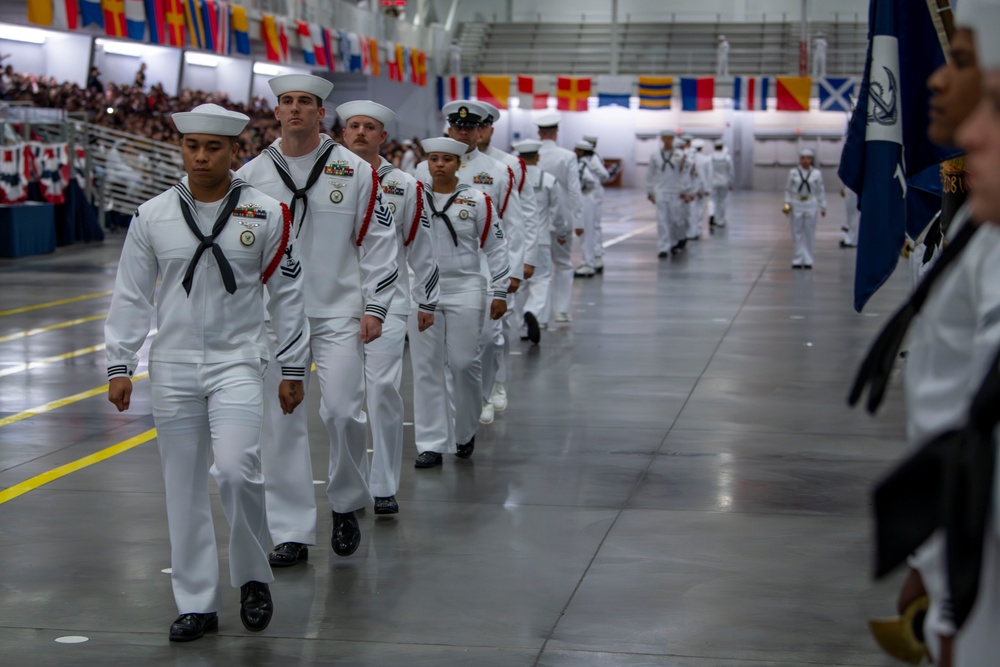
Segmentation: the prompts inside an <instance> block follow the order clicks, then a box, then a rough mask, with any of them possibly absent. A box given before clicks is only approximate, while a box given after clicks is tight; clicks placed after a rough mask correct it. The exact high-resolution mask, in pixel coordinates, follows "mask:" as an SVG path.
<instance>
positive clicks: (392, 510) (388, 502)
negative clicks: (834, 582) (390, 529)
mask: <svg viewBox="0 0 1000 667" xmlns="http://www.w3.org/2000/svg"><path fill="white" fill-rule="evenodd" d="M375 514H399V503H397V502H396V496H386V497H384V498H376V499H375Z"/></svg>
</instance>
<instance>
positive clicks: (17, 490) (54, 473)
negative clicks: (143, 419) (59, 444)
mask: <svg viewBox="0 0 1000 667" xmlns="http://www.w3.org/2000/svg"><path fill="white" fill-rule="evenodd" d="M155 437H156V429H155V428H151V429H149V430H148V431H146V432H145V433H141V434H139V435H137V436H135V437H134V438H129V439H128V440H124V441H122V442H119V443H118V444H117V445H111V446H110V447H107V448H105V449H102V450H101V451H99V452H94V453H93V454H91V455H90V456H84V457H83V458H82V459H77V460H76V461H71V462H70V463H67V464H66V465H62V466H59V467H58V468H54V469H52V470H49V471H48V472H43V473H42V474H40V475H35V476H34V477H32V478H31V479H28V480H25V481H23V482H21V483H20V484H15V485H14V486H12V487H10V488H9V489H4V490H3V491H0V505H3V504H4V503H5V502H8V501H10V500H14V498H17V497H18V496H23V495H24V494H25V493H27V492H28V491H33V490H35V489H37V488H38V487H40V486H44V485H45V484H48V483H49V482H54V481H55V480H57V479H59V478H60V477H65V476H66V475H68V474H70V473H74V472H76V471H77V470H82V469H83V468H86V467H88V466H92V465H94V464H95V463H100V462H101V461H103V460H105V459H110V458H111V457H112V456H116V455H118V454H121V453H122V452H124V451H128V450H129V449H132V448H133V447H138V446H139V445H141V444H143V443H144V442H149V441H150V440H152V439H153V438H155Z"/></svg>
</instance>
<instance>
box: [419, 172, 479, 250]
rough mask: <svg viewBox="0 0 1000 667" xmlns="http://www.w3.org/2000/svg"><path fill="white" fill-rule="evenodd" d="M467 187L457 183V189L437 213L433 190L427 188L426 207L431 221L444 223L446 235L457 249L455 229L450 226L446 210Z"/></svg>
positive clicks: (429, 187)
mask: <svg viewBox="0 0 1000 667" xmlns="http://www.w3.org/2000/svg"><path fill="white" fill-rule="evenodd" d="M468 187H469V186H468V185H466V184H465V183H459V184H458V187H457V188H455V192H454V194H452V195H451V197H449V198H448V201H447V202H445V205H444V208H443V209H441V210H440V211H438V210H437V206H435V205H434V188H433V187H431V186H430V185H428V186H427V206H428V208H430V209H431V219H433V218H441V219H442V220H443V221H444V224H445V225H447V227H448V233H450V234H451V240H452V241H454V242H455V247H458V232H456V231H455V227H454V226H453V225H452V224H451V218H449V217H448V209H449V208H451V205H452V204H454V203H455V199H457V198H458V195H459V194H461V192H462V191H463V190H466V189H468Z"/></svg>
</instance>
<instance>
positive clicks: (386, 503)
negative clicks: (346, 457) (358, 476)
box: [337, 100, 439, 514]
mask: <svg viewBox="0 0 1000 667" xmlns="http://www.w3.org/2000/svg"><path fill="white" fill-rule="evenodd" d="M337 115H338V116H340V120H341V121H343V123H344V144H345V145H346V146H347V147H348V148H349V149H350V150H351V151H352V152H353V153H355V154H356V155H358V156H360V157H361V158H362V159H364V160H365V162H367V163H368V164H370V165H371V166H372V167H374V168H375V169H376V170H377V171H378V177H379V182H380V185H381V188H382V197H383V198H384V199H385V201H386V205H387V206H388V207H389V210H390V211H392V214H393V219H394V221H395V223H396V224H395V228H396V258H397V261H398V262H399V277H398V278H397V279H396V287H395V293H394V294H393V295H392V305H390V306H389V315H388V316H387V317H386V318H385V321H384V322H383V323H382V335H381V336H379V337H378V338H377V339H376V340H374V341H372V342H370V343H368V344H367V345H366V346H365V388H366V390H367V392H366V393H367V396H366V404H367V407H368V423H369V424H370V425H371V431H372V467H371V475H370V477H369V480H368V486H369V488H370V489H371V493H372V497H373V498H374V502H375V514H396V513H398V512H399V502H398V501H397V500H396V492H397V491H398V490H399V477H400V474H401V472H402V462H403V398H402V396H400V394H399V386H400V383H401V381H402V378H403V351H404V347H405V343H406V323H407V317H408V316H409V315H410V309H411V306H410V304H411V303H413V304H416V308H415V310H414V317H415V318H416V320H417V331H418V332H422V331H425V330H426V329H427V328H428V327H430V326H432V325H433V324H434V311H435V309H436V307H437V301H438V294H439V289H438V279H439V272H438V266H437V257H436V256H435V253H434V235H433V234H431V228H430V221H429V219H428V217H427V206H425V205H424V193H423V188H422V187H421V185H420V184H419V183H418V182H417V180H416V179H415V178H413V177H412V176H410V175H409V174H407V173H405V172H404V171H402V169H399V168H396V167H394V166H393V165H392V164H391V163H390V162H389V161H388V160H386V159H385V158H383V157H381V156H380V155H379V147H380V146H381V145H382V144H383V143H385V139H386V131H385V126H386V125H388V124H389V123H390V122H392V121H393V120H395V118H396V114H395V113H394V112H393V111H392V110H391V109H389V108H387V107H384V106H382V105H381V104H378V103H376V102H372V101H370V100H357V101H354V102H346V103H344V104H341V105H340V106H339V107H337ZM411 272H412V275H413V276H414V281H413V285H412V286H411V285H410V274H411ZM419 391H420V388H419V387H417V386H414V392H415V393H417V392H419Z"/></svg>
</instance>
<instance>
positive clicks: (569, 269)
mask: <svg viewBox="0 0 1000 667" xmlns="http://www.w3.org/2000/svg"><path fill="white" fill-rule="evenodd" d="M574 238H575V233H574V232H571V234H570V236H569V238H567V239H566V243H564V244H563V245H559V244H558V243H553V244H552V293H551V295H550V297H549V298H550V303H551V306H552V312H554V313H557V314H558V313H566V314H567V315H568V314H569V311H570V302H571V301H572V299H573V239H574ZM544 321H545V322H548V321H549V320H548V319H547V318H546V319H545V320H544Z"/></svg>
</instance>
